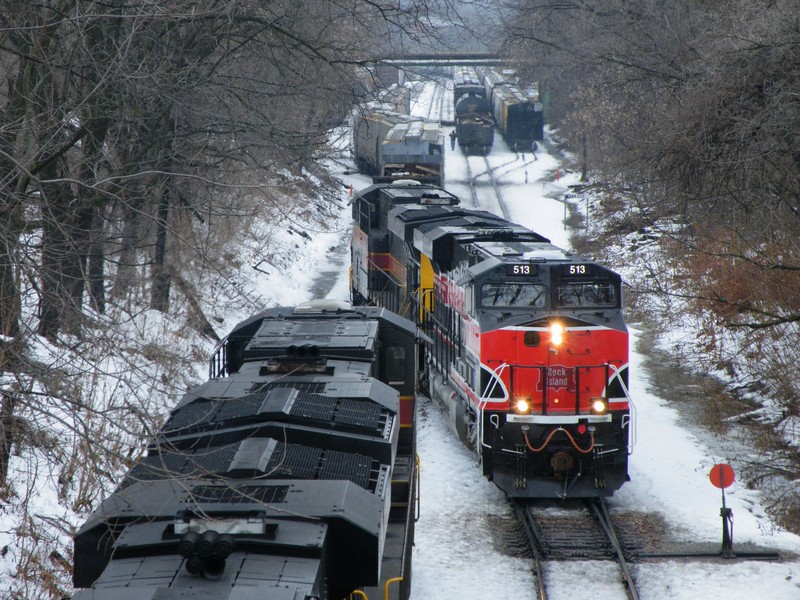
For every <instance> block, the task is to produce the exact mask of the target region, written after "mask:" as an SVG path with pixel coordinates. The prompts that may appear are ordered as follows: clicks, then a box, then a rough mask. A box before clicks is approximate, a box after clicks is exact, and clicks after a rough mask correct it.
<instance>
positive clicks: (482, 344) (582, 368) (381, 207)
mask: <svg viewBox="0 0 800 600" xmlns="http://www.w3.org/2000/svg"><path fill="white" fill-rule="evenodd" d="M401 190H402V193H401ZM403 197H405V198H407V199H408V202H405V203H404V202H402V201H400V200H399V199H400V198H403ZM451 198H452V195H450V194H448V193H447V192H445V191H444V190H441V189H439V188H435V187H432V186H424V185H414V184H411V183H401V184H400V185H399V186H397V185H395V186H392V185H386V186H372V187H371V188H368V189H367V190H364V191H363V192H362V193H359V194H357V195H356V196H355V198H354V215H355V216H357V217H358V216H359V215H360V218H357V219H356V223H355V226H354V235H353V272H354V277H353V290H352V291H353V297H354V300H355V301H361V302H370V303H377V304H381V305H384V306H387V307H389V308H392V309H393V310H398V311H400V312H402V313H404V314H406V315H407V316H409V317H410V318H413V319H415V320H416V321H417V322H418V323H419V325H420V326H421V327H422V329H423V330H424V331H425V332H426V333H427V334H428V335H429V336H430V341H429V343H428V347H427V356H426V363H425V365H424V367H425V368H426V370H427V387H428V391H429V392H430V394H431V396H432V397H433V398H434V399H435V400H437V402H438V403H439V404H441V405H442V406H443V407H444V408H445V409H446V411H447V413H448V414H449V415H450V420H451V423H452V425H453V426H454V428H455V430H456V432H457V433H458V435H459V437H460V438H461V439H462V440H463V441H464V442H465V443H467V444H468V445H471V446H474V447H475V448H476V449H477V451H478V452H479V453H480V455H481V459H482V464H483V472H484V474H485V475H486V477H488V478H489V479H490V480H492V481H493V482H494V483H495V484H496V485H497V486H498V487H500V488H501V489H502V490H503V491H504V492H506V494H507V495H508V496H510V497H521V498H526V497H527V498H541V497H546V498H565V497H594V496H608V495H611V494H613V493H614V491H615V490H617V489H619V488H620V487H621V486H622V485H623V483H624V482H625V481H627V479H628V469H627V466H628V453H629V449H630V444H629V439H630V435H631V427H632V422H631V409H632V405H631V404H630V402H629V397H628V389H627V382H628V332H627V328H626V326H625V322H624V319H623V314H622V297H621V296H622V289H621V281H620V277H619V275H618V274H617V273H615V272H613V271H611V270H609V269H607V268H605V267H603V266H601V265H599V264H597V263H595V262H592V261H591V260H589V259H587V258H585V257H582V256H579V255H575V254H571V253H569V252H566V251H564V250H562V249H560V248H557V247H556V246H554V245H552V244H551V243H550V242H549V240H547V239H546V238H544V237H542V236H540V235H538V234H536V233H535V232H533V231H531V230H529V229H526V228H524V227H522V226H519V225H515V224H512V223H509V222H508V221H505V220H504V219H502V218H501V217H498V216H496V215H493V214H490V213H487V212H481V211H474V210H467V209H464V208H461V207H460V206H458V205H457V204H455V203H454V202H452V199H451ZM445 199H447V201H445ZM365 214H368V215H370V218H369V219H365V218H364V217H363V216H364V215H365Z"/></svg>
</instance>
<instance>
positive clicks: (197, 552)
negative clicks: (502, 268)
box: [73, 301, 418, 600]
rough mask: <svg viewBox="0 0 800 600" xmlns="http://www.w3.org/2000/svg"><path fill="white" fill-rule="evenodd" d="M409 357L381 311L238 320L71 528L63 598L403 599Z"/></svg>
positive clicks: (404, 341)
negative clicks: (150, 436) (68, 587)
mask: <svg viewBox="0 0 800 600" xmlns="http://www.w3.org/2000/svg"><path fill="white" fill-rule="evenodd" d="M417 352H418V329H417V327H416V326H415V325H414V324H412V323H411V322H409V321H408V320H406V319H401V318H399V317H398V316H397V315H394V314H392V313H390V312H389V311H387V310H385V309H382V308H375V307H361V308H355V309H354V308H353V307H352V306H350V305H349V303H341V302H327V301H321V302H315V303H308V304H306V305H301V306H299V307H296V308H289V307H285V308H276V309H270V310H267V311H265V312H263V313H261V314H259V315H257V316H255V317H253V318H251V319H248V320H246V321H244V322H242V323H240V324H239V325H238V326H237V327H236V328H235V329H234V330H233V332H232V333H231V334H230V335H229V336H228V337H227V338H226V339H225V341H224V342H223V345H222V346H221V347H220V349H219V351H218V353H217V354H216V355H215V357H214V358H213V359H212V362H211V369H210V379H209V381H207V382H206V383H204V384H203V385H200V386H198V387H196V388H193V389H192V390H190V391H189V392H188V393H187V394H186V395H185V396H184V397H183V399H182V401H181V402H180V403H179V404H178V405H177V407H176V408H175V409H173V410H172V412H171V414H170V417H169V418H168V420H167V422H166V423H165V425H164V426H163V428H162V429H161V431H160V432H159V433H158V434H157V435H156V437H155V439H154V440H152V441H151V443H150V446H149V448H148V450H147V453H146V455H145V456H143V457H142V458H140V459H138V460H137V461H136V462H135V464H134V465H133V467H132V468H131V470H130V471H129V472H128V473H127V475H126V476H125V478H124V480H123V482H122V483H121V484H120V486H119V487H118V489H117V490H116V491H115V492H114V493H113V494H112V495H111V496H110V497H109V498H107V499H106V500H105V501H104V502H103V504H102V505H101V506H100V508H99V509H98V510H97V511H96V512H95V513H94V514H93V515H92V516H91V517H90V518H89V519H88V521H87V522H86V523H85V524H84V525H83V527H82V528H81V529H80V530H79V531H78V533H77V535H76V537H75V563H74V564H75V568H74V575H73V579H74V585H75V587H76V588H78V591H77V593H76V595H75V596H73V598H74V599H75V600H89V599H90V598H91V599H92V600H126V599H131V600H133V599H134V598H135V599H136V600H146V599H153V600H154V599H155V598H159V599H163V600H170V599H177V598H188V597H190V596H191V597H192V598H197V599H198V600H199V599H207V600H211V599H214V600H224V599H228V598H230V599H233V598H255V597H258V598H319V599H320V600H322V599H331V600H340V599H342V598H345V597H347V596H348V595H349V594H351V593H352V592H353V591H355V590H362V591H367V592H369V597H373V596H378V595H381V596H383V593H384V587H385V586H387V584H388V588H387V589H390V593H391V597H392V598H394V599H397V600H406V599H407V598H408V597H409V594H410V584H411V548H412V545H413V539H414V522H415V520H416V517H417V508H418V503H417V499H418V487H417V484H418V481H417V477H418V472H417V463H416V447H415V446H416V434H415V416H414V402H415V398H416V387H417V386H416V376H417V370H416V364H417V358H416V355H417ZM378 586H380V591H378V589H377V587H378ZM81 588H83V589H81Z"/></svg>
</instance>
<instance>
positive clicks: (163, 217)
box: [150, 177, 172, 313]
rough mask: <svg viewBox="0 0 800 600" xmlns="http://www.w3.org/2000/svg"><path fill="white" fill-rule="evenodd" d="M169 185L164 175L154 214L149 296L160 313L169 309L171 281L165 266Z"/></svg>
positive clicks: (168, 180) (167, 178)
mask: <svg viewBox="0 0 800 600" xmlns="http://www.w3.org/2000/svg"><path fill="white" fill-rule="evenodd" d="M170 185H171V181H170V178H169V177H166V180H165V182H164V189H163V191H162V193H161V199H160V200H159V203H158V212H157V216H156V249H155V256H154V257H153V269H152V277H153V281H152V286H153V289H152V295H151V297H150V308H153V309H155V310H157V311H160V312H162V313H165V312H167V310H169V288H170V285H171V283H172V281H171V277H170V274H169V271H168V269H167V268H166V255H167V218H168V217H169V204H170Z"/></svg>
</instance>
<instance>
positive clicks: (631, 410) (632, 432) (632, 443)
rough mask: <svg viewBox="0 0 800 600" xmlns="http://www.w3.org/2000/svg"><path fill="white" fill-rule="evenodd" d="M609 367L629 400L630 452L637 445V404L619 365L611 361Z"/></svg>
mask: <svg viewBox="0 0 800 600" xmlns="http://www.w3.org/2000/svg"><path fill="white" fill-rule="evenodd" d="M608 367H609V368H610V369H611V370H612V371H614V377H616V378H617V380H618V381H619V385H620V387H621V388H622V391H623V392H624V393H625V398H626V399H627V400H628V410H629V413H630V420H629V424H630V428H629V431H630V434H629V437H630V442H629V444H628V453H630V451H631V450H632V449H633V447H634V446H635V445H636V405H635V404H634V403H633V398H631V393H630V391H628V386H627V385H625V381H623V379H622V375H620V372H619V367H617V366H615V365H612V364H611V363H608Z"/></svg>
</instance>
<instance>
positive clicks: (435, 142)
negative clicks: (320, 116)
mask: <svg viewBox="0 0 800 600" xmlns="http://www.w3.org/2000/svg"><path fill="white" fill-rule="evenodd" d="M444 143H445V135H444V130H443V129H442V128H441V126H440V125H439V124H438V123H431V122H428V121H425V120H423V119H420V118H418V117H412V116H409V115H403V114H399V113H396V112H391V111H386V110H368V111H365V112H363V113H362V112H359V113H358V114H356V115H355V117H354V120H353V157H354V159H355V162H356V165H357V166H358V169H359V170H360V171H362V172H364V173H367V174H369V175H372V178H373V181H375V182H390V181H393V180H395V179H415V180H417V181H420V182H424V183H433V184H435V185H442V183H443V178H444Z"/></svg>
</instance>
